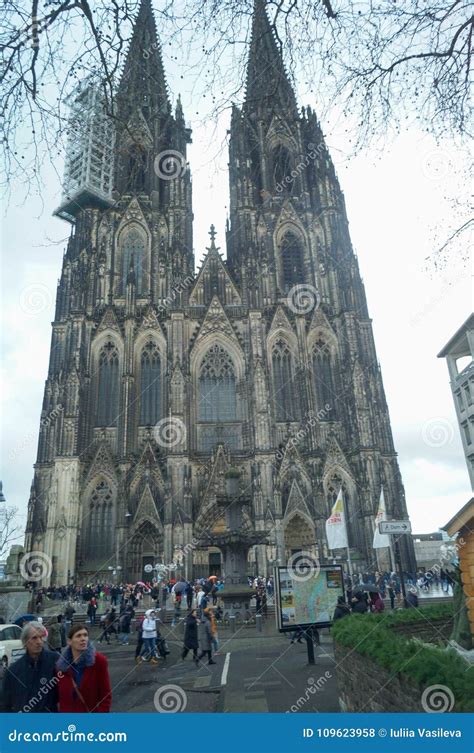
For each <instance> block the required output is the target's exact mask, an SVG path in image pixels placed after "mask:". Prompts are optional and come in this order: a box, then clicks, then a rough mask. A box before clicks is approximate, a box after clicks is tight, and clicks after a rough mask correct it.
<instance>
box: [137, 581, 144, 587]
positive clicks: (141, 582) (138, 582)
mask: <svg viewBox="0 0 474 753" xmlns="http://www.w3.org/2000/svg"><path fill="white" fill-rule="evenodd" d="M136 585H137V586H144V585H145V584H144V582H143V581H142V580H137V582H136Z"/></svg>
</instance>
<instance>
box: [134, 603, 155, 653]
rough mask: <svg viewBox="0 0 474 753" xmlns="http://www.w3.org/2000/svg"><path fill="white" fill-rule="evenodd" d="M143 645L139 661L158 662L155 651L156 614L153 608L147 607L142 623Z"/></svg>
mask: <svg viewBox="0 0 474 753" xmlns="http://www.w3.org/2000/svg"><path fill="white" fill-rule="evenodd" d="M142 630H143V646H142V650H141V652H140V656H139V657H138V660H139V661H143V658H145V661H149V662H150V664H158V655H157V653H156V615H155V611H154V610H153V609H147V611H146V612H145V619H144V620H143V623H142Z"/></svg>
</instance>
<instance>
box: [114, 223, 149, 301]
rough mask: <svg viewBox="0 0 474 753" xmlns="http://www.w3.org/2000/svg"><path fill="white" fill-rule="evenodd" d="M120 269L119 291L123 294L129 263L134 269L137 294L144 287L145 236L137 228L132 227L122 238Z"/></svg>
mask: <svg viewBox="0 0 474 753" xmlns="http://www.w3.org/2000/svg"><path fill="white" fill-rule="evenodd" d="M121 242H122V269H121V275H120V293H121V294H122V295H124V294H125V290H126V285H127V277H128V273H129V271H130V264H131V263H133V269H134V271H135V284H136V292H137V295H140V294H141V293H142V292H143V289H144V277H145V275H144V264H145V238H144V236H143V234H142V233H141V232H140V231H139V230H138V228H135V227H132V228H130V229H129V230H128V231H126V233H125V235H124V236H123V238H122V241H121Z"/></svg>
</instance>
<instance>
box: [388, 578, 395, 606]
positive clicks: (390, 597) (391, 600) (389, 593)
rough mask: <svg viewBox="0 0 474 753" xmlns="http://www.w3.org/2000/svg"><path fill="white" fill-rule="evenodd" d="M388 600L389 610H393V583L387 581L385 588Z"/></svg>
mask: <svg viewBox="0 0 474 753" xmlns="http://www.w3.org/2000/svg"><path fill="white" fill-rule="evenodd" d="M387 593H388V598H389V599H390V609H395V583H394V582H393V580H389V582H388V586H387Z"/></svg>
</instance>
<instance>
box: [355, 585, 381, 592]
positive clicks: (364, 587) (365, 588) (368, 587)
mask: <svg viewBox="0 0 474 753" xmlns="http://www.w3.org/2000/svg"><path fill="white" fill-rule="evenodd" d="M358 591H368V592H369V593H371V594H378V593H380V588H378V586H376V585H375V584H374V583H358V584H357V586H356V587H355V588H354V593H357V592H358Z"/></svg>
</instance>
